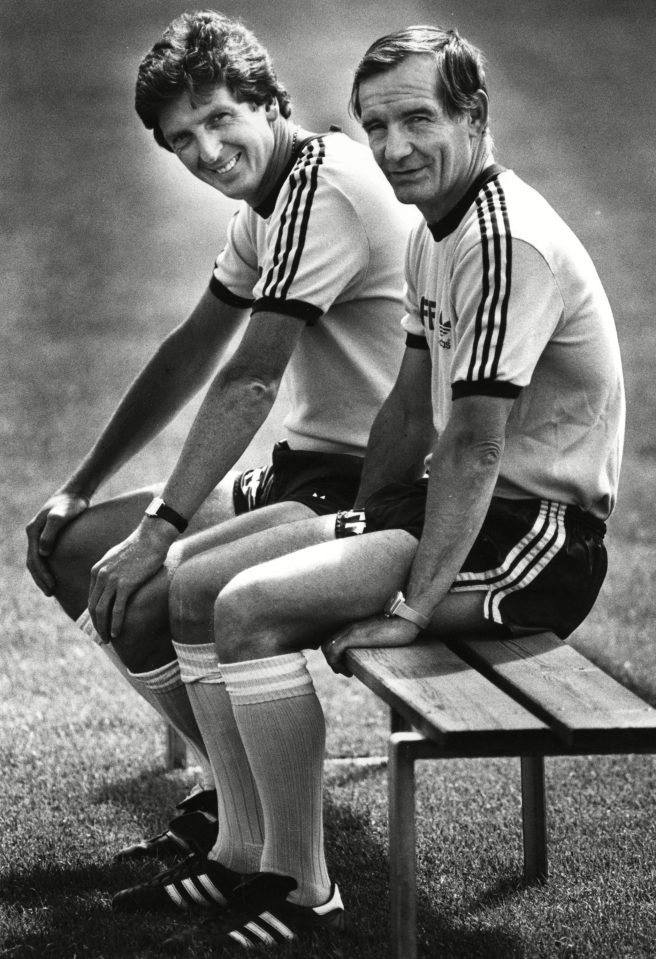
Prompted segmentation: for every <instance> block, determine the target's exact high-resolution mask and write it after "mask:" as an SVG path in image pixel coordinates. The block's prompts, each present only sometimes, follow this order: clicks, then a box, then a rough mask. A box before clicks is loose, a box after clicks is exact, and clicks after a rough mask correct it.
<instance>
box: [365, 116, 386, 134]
mask: <svg viewBox="0 0 656 959" xmlns="http://www.w3.org/2000/svg"><path fill="white" fill-rule="evenodd" d="M362 129H363V130H364V132H365V133H366V134H367V136H368V137H370V138H371V137H374V136H379V135H380V134H381V133H383V132H384V130H385V127H384V126H383V124H382V123H380V122H379V121H377V120H376V121H371V122H370V123H363V125H362Z"/></svg>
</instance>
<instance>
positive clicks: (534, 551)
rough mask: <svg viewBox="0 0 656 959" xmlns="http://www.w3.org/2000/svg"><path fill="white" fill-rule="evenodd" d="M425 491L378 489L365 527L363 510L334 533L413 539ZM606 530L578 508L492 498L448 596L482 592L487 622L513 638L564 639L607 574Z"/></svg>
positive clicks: (422, 484)
mask: <svg viewBox="0 0 656 959" xmlns="http://www.w3.org/2000/svg"><path fill="white" fill-rule="evenodd" d="M426 487H427V481H426V480H425V479H424V480H419V481H418V482H416V483H413V484H401V483H394V484H391V485H389V486H386V487H384V488H383V489H381V490H378V492H377V493H375V494H374V495H373V496H371V497H370V498H369V500H368V501H367V503H366V504H365V508H364V519H365V522H362V519H363V516H362V512H361V511H358V513H357V516H356V515H354V516H353V522H349V517H350V513H351V512H352V511H348V510H347V511H344V512H342V513H340V514H338V519H337V524H336V535H337V536H338V537H339V536H348V535H354V534H357V533H359V532H366V533H372V532H375V531H377V530H381V529H405V530H407V531H408V532H409V533H411V534H412V535H413V536H416V537H417V539H419V537H420V536H421V530H422V528H423V524H424V515H425V508H426ZM356 520H357V522H356ZM363 527H364V528H363ZM605 532H606V526H605V523H603V522H602V521H601V520H599V519H597V518H596V517H595V516H592V515H591V514H590V513H586V512H584V511H583V510H581V509H579V508H578V507H577V506H571V505H565V504H563V503H556V502H553V501H551V500H545V499H521V500H510V499H501V498H500V497H498V496H495V497H493V498H492V501H491V503H490V508H489V510H488V513H487V516H486V517H485V520H484V522H483V526H482V528H481V530H480V532H479V534H478V536H477V537H476V540H475V542H474V545H473V546H472V549H471V551H470V553H469V555H468V557H467V559H466V560H465V563H464V564H463V567H462V569H461V571H460V572H459V573H458V575H457V577H456V579H455V582H454V583H453V585H452V587H451V592H453V593H459V592H464V591H472V590H475V591H483V592H485V594H486V595H485V600H484V607H483V610H484V615H485V618H486V619H488V620H489V621H490V622H492V623H496V624H498V625H499V626H502V627H505V629H506V630H507V631H508V632H509V633H510V634H511V635H524V634H527V633H532V632H542V631H543V630H551V631H553V632H555V633H556V634H557V635H558V636H560V637H561V639H564V638H565V637H566V636H569V634H570V633H571V632H572V631H573V630H574V629H576V627H577V626H578V625H579V624H580V623H581V622H583V620H584V619H585V617H586V616H587V615H588V613H589V612H590V610H591V609H592V606H593V605H594V602H595V600H596V598H597V595H598V593H599V590H600V588H601V584H602V583H603V581H604V578H605V576H606V569H607V556H606V547H605V545H604V535H605Z"/></svg>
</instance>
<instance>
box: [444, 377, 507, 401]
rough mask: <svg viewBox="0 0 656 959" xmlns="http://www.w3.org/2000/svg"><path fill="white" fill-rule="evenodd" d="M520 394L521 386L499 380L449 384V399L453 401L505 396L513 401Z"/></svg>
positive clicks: (465, 381) (463, 381) (461, 381)
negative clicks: (472, 397)
mask: <svg viewBox="0 0 656 959" xmlns="http://www.w3.org/2000/svg"><path fill="white" fill-rule="evenodd" d="M521 392H522V388H521V386H516V385H515V384H514V383H504V382H502V381H501V380H457V382H455V383H452V384H451V397H452V399H454V400H458V399H460V397H461V396H501V397H504V396H505V397H507V398H508V399H511V400H514V399H515V398H516V397H517V396H519V394H520V393H521Z"/></svg>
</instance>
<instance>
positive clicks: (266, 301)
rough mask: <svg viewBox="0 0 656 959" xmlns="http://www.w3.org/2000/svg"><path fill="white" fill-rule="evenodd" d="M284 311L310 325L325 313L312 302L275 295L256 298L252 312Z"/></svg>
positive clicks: (285, 313)
mask: <svg viewBox="0 0 656 959" xmlns="http://www.w3.org/2000/svg"><path fill="white" fill-rule="evenodd" d="M265 311H266V312H268V313H282V315H283V316H293V317H294V318H295V319H297V320H302V321H303V322H304V323H308V324H309V325H310V326H312V325H314V324H315V323H316V322H317V320H319V319H320V318H321V316H322V315H323V311H322V310H320V309H319V307H318V306H313V305H312V303H305V302H304V301H303V300H281V299H278V298H277V297H273V296H262V297H260V298H259V299H257V300H255V302H254V304H253V309H252V311H251V312H252V313H263V312H265Z"/></svg>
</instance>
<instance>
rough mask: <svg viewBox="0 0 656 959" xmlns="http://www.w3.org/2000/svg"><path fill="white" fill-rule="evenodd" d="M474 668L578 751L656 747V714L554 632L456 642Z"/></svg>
mask: <svg viewBox="0 0 656 959" xmlns="http://www.w3.org/2000/svg"><path fill="white" fill-rule="evenodd" d="M449 646H450V648H451V649H452V650H457V651H458V653H459V654H460V655H461V656H463V658H464V659H466V660H467V662H469V663H470V664H471V665H473V666H474V667H475V668H476V669H478V670H480V671H481V673H483V675H485V676H487V677H488V678H490V679H492V680H493V681H494V682H495V683H497V684H498V685H499V687H500V688H501V689H503V690H505V691H506V692H508V693H510V694H511V695H512V696H514V697H515V698H516V699H517V700H518V701H519V702H520V703H522V704H523V705H525V706H526V707H527V708H528V709H530V710H532V711H533V712H535V713H536V715H537V716H539V717H540V718H541V719H543V720H544V721H545V722H546V723H548V724H549V725H550V726H551V727H552V728H553V730H554V732H555V733H556V735H557V736H558V737H559V738H560V739H561V741H562V742H563V743H564V744H565V745H566V746H568V747H569V748H571V749H572V750H574V751H576V752H581V751H586V750H590V751H592V752H614V751H619V752H630V751H632V750H633V751H640V750H642V749H644V750H649V749H654V748H655V747H656V709H654V708H653V707H651V706H650V705H649V704H648V703H646V702H644V700H642V699H640V697H639V696H636V695H635V693H632V692H631V691H630V690H628V689H626V688H625V687H624V686H622V685H621V683H618V682H617V680H615V679H613V677H612V676H609V675H608V674H607V673H604V672H602V671H601V670H600V669H599V667H597V666H595V665H594V664H593V663H591V662H590V661H589V660H588V659H586V658H585V656H582V655H581V654H580V653H578V652H577V651H576V650H575V649H573V648H572V647H571V646H568V645H566V644H565V643H563V642H562V641H561V640H560V639H558V637H557V636H555V635H554V634H553V633H540V634H539V635H536V636H528V637H524V638H522V639H507V640H498V639H485V638H479V639H462V640H461V639H453V640H452V641H450V642H449Z"/></svg>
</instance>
